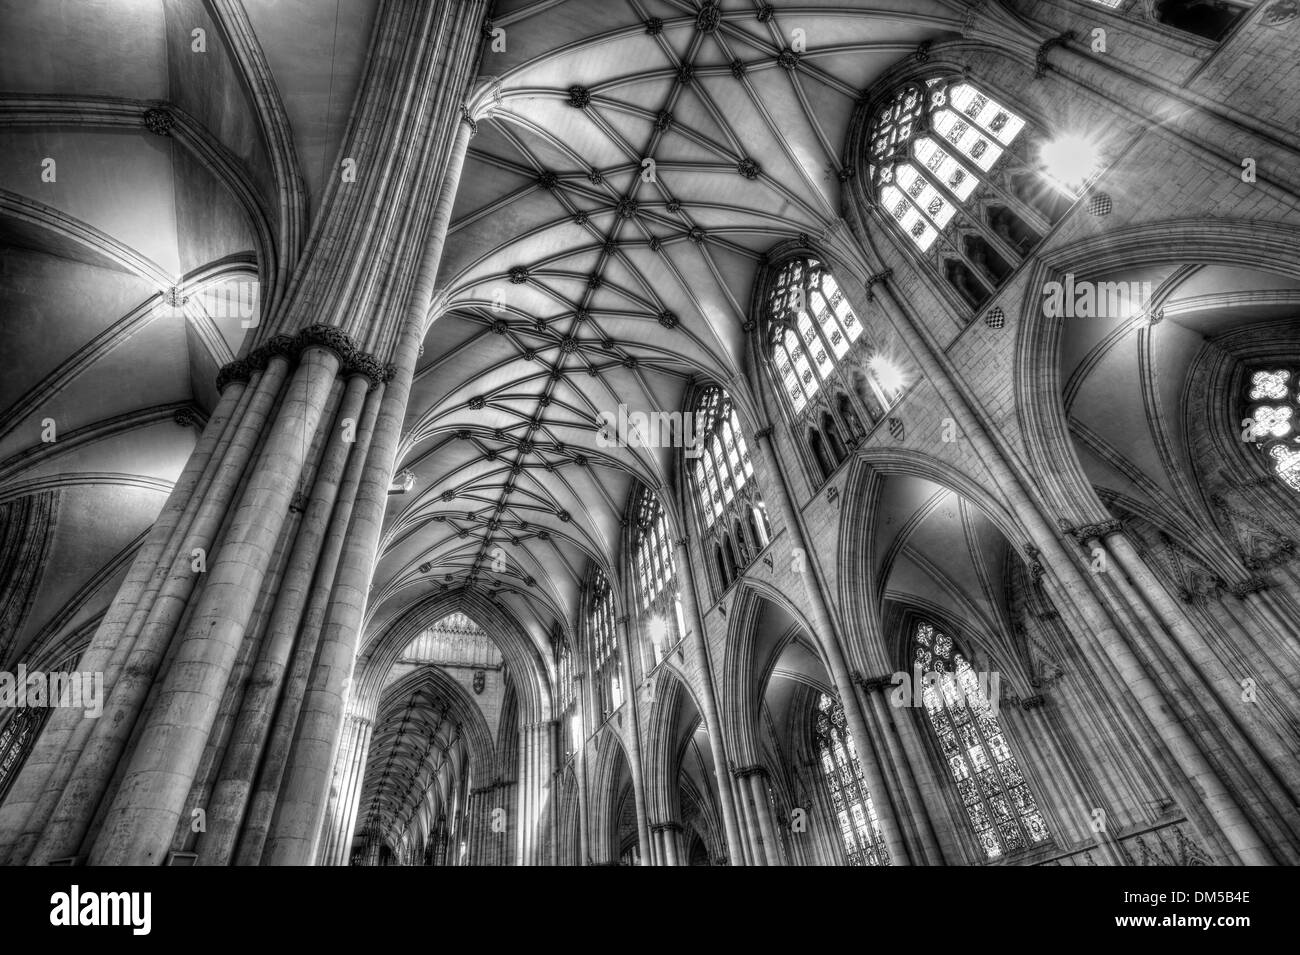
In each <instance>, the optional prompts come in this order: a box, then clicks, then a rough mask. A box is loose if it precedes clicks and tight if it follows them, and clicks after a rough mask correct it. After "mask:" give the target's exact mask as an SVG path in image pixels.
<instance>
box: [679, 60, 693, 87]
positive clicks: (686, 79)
mask: <svg viewBox="0 0 1300 955" xmlns="http://www.w3.org/2000/svg"><path fill="white" fill-rule="evenodd" d="M693 79H695V67H693V66H691V64H689V63H683V64H682V65H681V66H679V67H677V82H678V83H681V84H682V86H690V85H691V80H693Z"/></svg>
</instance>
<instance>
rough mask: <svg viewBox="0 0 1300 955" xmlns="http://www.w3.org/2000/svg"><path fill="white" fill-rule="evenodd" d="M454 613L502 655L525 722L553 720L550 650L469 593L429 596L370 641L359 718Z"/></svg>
mask: <svg viewBox="0 0 1300 955" xmlns="http://www.w3.org/2000/svg"><path fill="white" fill-rule="evenodd" d="M451 613H463V614H465V615H466V616H468V617H469V618H470V619H472V620H473V621H475V622H476V623H477V624H478V625H479V626H480V627H482V628H483V630H484V631H485V632H486V633H487V634H488V635H489V637H491V639H492V640H493V642H494V643H496V645H497V647H498V649H500V651H501V655H502V657H503V658H504V659H505V661H506V670H507V673H508V674H509V675H510V683H511V685H512V686H513V687H514V688H515V692H517V693H518V694H519V710H520V719H521V720H522V722H524V723H539V722H543V721H545V720H548V719H552V718H554V713H553V707H552V691H551V687H552V685H553V679H554V674H553V673H551V669H552V666H551V664H550V656H551V654H550V653H549V648H548V652H547V653H546V654H545V655H543V654H542V653H541V652H540V651H539V650H538V648H537V646H536V645H535V644H534V643H533V641H532V640H531V639H530V638H529V636H528V634H527V633H526V632H525V631H524V630H523V628H522V627H520V626H519V624H518V623H517V622H516V621H515V620H514V618H513V617H512V616H511V615H510V614H508V613H506V612H505V611H504V610H502V609H501V608H500V607H499V606H497V605H496V604H494V603H493V602H492V601H490V600H488V599H487V598H485V597H484V596H483V595H482V594H479V593H477V592H476V591H474V590H470V589H463V590H455V591H439V592H436V593H433V594H430V595H429V596H427V597H424V598H422V599H420V600H419V601H417V602H416V603H414V604H412V605H411V606H410V608H409V609H408V610H407V611H406V612H405V613H403V614H402V615H401V616H400V617H399V618H398V619H397V620H395V621H394V622H393V623H392V624H390V625H389V626H388V627H387V628H385V629H384V630H383V631H381V632H378V633H374V632H372V633H368V634H367V635H366V638H365V640H364V641H363V644H362V647H361V650H360V652H359V653H358V655H357V665H356V669H355V670H354V673H353V681H354V685H355V686H356V687H357V691H356V693H355V695H354V698H355V699H356V700H357V704H356V712H357V713H359V714H364V713H365V712H366V711H367V710H370V709H372V708H373V706H374V700H375V698H376V693H377V692H378V690H379V689H380V688H381V687H382V681H383V680H384V678H385V677H386V676H387V674H388V672H389V671H390V670H391V669H392V666H393V664H394V663H395V662H396V661H397V658H398V656H399V654H400V653H401V652H402V650H403V649H405V648H406V647H407V646H408V645H409V644H410V642H411V641H412V640H414V639H415V638H416V636H418V635H419V633H420V632H421V631H422V630H423V629H425V628H426V627H428V626H430V625H431V624H433V623H436V622H437V621H438V620H441V619H442V618H443V617H446V616H447V615H448V614H451Z"/></svg>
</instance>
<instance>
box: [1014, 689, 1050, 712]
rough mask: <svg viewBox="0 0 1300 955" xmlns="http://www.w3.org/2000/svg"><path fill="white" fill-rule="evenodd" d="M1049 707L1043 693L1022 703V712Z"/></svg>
mask: <svg viewBox="0 0 1300 955" xmlns="http://www.w3.org/2000/svg"><path fill="white" fill-rule="evenodd" d="M1046 705H1047V697H1045V696H1043V695H1042V694H1041V693H1035V694H1034V695H1033V696H1027V697H1025V698H1024V699H1023V700H1021V701H1020V708H1021V709H1022V710H1037V709H1041V708H1042V707H1044V706H1046Z"/></svg>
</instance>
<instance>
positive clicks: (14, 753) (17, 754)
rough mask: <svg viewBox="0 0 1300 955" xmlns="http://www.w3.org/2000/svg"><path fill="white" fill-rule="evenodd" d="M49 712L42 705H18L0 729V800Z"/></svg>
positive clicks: (7, 789)
mask: <svg viewBox="0 0 1300 955" xmlns="http://www.w3.org/2000/svg"><path fill="white" fill-rule="evenodd" d="M49 712H50V710H49V708H48V707H44V706H23V707H18V708H16V709H15V710H14V711H13V715H12V716H10V718H9V722H7V723H5V725H4V729H3V730H0V800H3V799H4V796H5V793H7V792H8V791H9V787H10V786H11V785H13V781H14V780H15V779H17V778H18V772H19V770H21V769H22V768H23V762H24V760H26V758H27V754H28V753H29V752H30V751H31V748H32V746H33V744H35V742H36V737H37V735H38V734H39V733H40V731H41V727H43V726H44V725H45V718H46V717H47V716H48V715H49Z"/></svg>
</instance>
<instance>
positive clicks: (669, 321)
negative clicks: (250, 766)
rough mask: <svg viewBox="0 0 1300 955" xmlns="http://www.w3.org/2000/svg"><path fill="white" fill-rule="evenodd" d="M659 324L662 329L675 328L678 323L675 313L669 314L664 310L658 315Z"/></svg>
mask: <svg viewBox="0 0 1300 955" xmlns="http://www.w3.org/2000/svg"><path fill="white" fill-rule="evenodd" d="M659 324H660V325H662V326H663V327H664V328H676V327H677V326H678V325H679V324H680V322H679V320H678V318H677V313H676V312H671V311H668V310H667V309H665V310H664V311H662V312H660V313H659Z"/></svg>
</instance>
